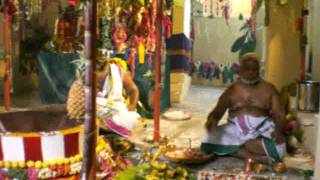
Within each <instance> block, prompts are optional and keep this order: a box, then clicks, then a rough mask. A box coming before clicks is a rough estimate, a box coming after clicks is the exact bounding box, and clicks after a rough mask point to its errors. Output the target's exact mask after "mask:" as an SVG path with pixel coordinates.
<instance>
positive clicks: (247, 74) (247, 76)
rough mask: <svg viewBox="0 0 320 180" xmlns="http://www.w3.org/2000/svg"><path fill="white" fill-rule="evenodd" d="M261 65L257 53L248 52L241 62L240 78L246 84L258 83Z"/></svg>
mask: <svg viewBox="0 0 320 180" xmlns="http://www.w3.org/2000/svg"><path fill="white" fill-rule="evenodd" d="M259 70H260V65H259V60H258V56H257V54H256V53H247V54H245V55H243V56H242V58H241V62H240V80H241V81H242V82H244V83H246V84H256V83H257V82H259V80H260V75H259Z"/></svg>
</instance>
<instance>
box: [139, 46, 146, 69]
mask: <svg viewBox="0 0 320 180" xmlns="http://www.w3.org/2000/svg"><path fill="white" fill-rule="evenodd" d="M144 57H145V48H144V44H143V43H140V44H139V63H140V64H144Z"/></svg>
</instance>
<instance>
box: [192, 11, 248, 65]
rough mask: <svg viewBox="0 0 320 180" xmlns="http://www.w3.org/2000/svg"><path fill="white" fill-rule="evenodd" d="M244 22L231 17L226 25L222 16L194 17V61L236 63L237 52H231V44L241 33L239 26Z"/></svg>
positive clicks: (237, 58)
mask: <svg viewBox="0 0 320 180" xmlns="http://www.w3.org/2000/svg"><path fill="white" fill-rule="evenodd" d="M244 23H245V21H240V20H238V18H231V19H230V21H229V25H227V24H226V21H225V19H224V18H222V17H215V18H213V19H211V18H207V17H194V25H195V41H194V48H193V57H194V61H202V62H205V61H208V60H210V61H211V60H213V61H214V62H216V63H226V62H230V63H234V62H236V63H238V62H239V61H238V60H239V55H238V52H237V53H233V52H231V46H232V44H233V43H234V41H235V40H236V39H237V38H238V37H240V36H241V35H243V32H240V28H241V27H242V26H243V24H244Z"/></svg>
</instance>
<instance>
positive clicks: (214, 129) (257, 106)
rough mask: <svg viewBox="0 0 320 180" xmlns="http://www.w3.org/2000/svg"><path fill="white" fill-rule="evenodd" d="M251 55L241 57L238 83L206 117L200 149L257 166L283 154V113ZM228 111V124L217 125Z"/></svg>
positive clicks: (277, 95)
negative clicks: (244, 160) (250, 162)
mask: <svg viewBox="0 0 320 180" xmlns="http://www.w3.org/2000/svg"><path fill="white" fill-rule="evenodd" d="M259 68H260V67H259V61H258V58H257V56H256V54H254V53H248V54H246V55H244V56H243V58H242V59H241V63H240V74H239V75H240V76H239V79H238V80H237V81H236V82H235V83H233V84H232V85H231V86H230V87H228V88H227V89H226V90H225V91H224V93H223V94H222V95H221V96H220V98H219V101H218V104H217V105H216V107H215V108H214V109H213V110H212V112H210V114H209V115H208V119H207V122H206V124H205V126H206V129H207V131H208V133H207V135H206V136H205V138H204V140H203V142H202V144H201V149H202V151H204V152H206V153H215V154H217V155H234V156H236V157H239V158H243V159H247V158H251V159H253V160H255V161H257V162H262V163H268V164H270V163H272V162H281V161H282V158H283V156H284V154H285V153H286V145H285V138H284V136H283V134H282V132H283V128H284V110H283V108H282V106H281V103H280V97H279V94H278V92H277V90H276V89H275V87H274V86H273V85H272V84H270V83H268V82H266V81H264V80H262V79H261V78H260V75H259ZM227 110H228V113H229V119H228V123H227V124H225V125H222V126H218V122H219V121H220V120H221V118H222V117H223V115H224V113H225V112H226V111H227Z"/></svg>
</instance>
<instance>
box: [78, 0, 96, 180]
mask: <svg viewBox="0 0 320 180" xmlns="http://www.w3.org/2000/svg"><path fill="white" fill-rule="evenodd" d="M84 16H85V17H84V18H85V36H84V38H85V39H84V42H85V43H84V52H85V57H86V59H88V60H89V64H88V65H87V67H86V72H85V101H86V105H85V107H86V113H85V132H84V149H83V164H82V172H81V179H82V180H91V179H96V150H95V149H96V144H97V127H96V126H97V125H96V74H95V71H96V59H97V57H96V55H97V52H96V41H97V1H96V0H88V1H87V2H86V4H85V15H84Z"/></svg>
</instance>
